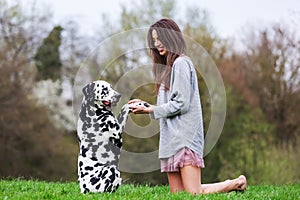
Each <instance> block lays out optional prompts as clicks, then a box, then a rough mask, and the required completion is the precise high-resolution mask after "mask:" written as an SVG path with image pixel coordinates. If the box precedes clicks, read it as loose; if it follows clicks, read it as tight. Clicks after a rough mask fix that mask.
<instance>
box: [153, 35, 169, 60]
mask: <svg viewBox="0 0 300 200" xmlns="http://www.w3.org/2000/svg"><path fill="white" fill-rule="evenodd" d="M152 39H153V43H154V46H155V48H156V49H157V50H158V52H159V54H160V55H161V56H165V55H167V53H168V52H167V48H166V47H165V46H164V45H163V44H162V43H161V42H160V40H159V38H158V35H157V32H156V30H153V31H152Z"/></svg>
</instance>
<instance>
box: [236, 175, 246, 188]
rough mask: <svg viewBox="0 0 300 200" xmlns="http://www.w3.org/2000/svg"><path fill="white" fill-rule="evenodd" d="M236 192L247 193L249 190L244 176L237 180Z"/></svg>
mask: <svg viewBox="0 0 300 200" xmlns="http://www.w3.org/2000/svg"><path fill="white" fill-rule="evenodd" d="M236 180H237V182H236V183H237V184H236V188H235V189H234V190H235V191H245V190H246V189H247V179H246V177H245V176H244V175H240V176H239V177H238V178H237V179H236Z"/></svg>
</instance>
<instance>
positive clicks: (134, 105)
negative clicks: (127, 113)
mask: <svg viewBox="0 0 300 200" xmlns="http://www.w3.org/2000/svg"><path fill="white" fill-rule="evenodd" d="M128 104H129V108H130V109H131V112H133V113H134V114H149V113H152V112H153V109H152V107H153V106H152V105H150V104H148V103H147V102H144V101H142V100H140V99H132V100H130V101H129V102H128Z"/></svg>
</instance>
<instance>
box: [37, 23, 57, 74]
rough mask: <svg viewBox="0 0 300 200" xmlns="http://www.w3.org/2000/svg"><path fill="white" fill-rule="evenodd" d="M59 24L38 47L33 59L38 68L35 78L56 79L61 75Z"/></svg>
mask: <svg viewBox="0 0 300 200" xmlns="http://www.w3.org/2000/svg"><path fill="white" fill-rule="evenodd" d="M62 30H63V28H62V27H61V26H55V27H54V28H53V29H52V31H51V32H50V33H49V35H48V36H47V37H46V38H45V39H44V41H43V44H42V45H41V46H40V47H39V48H38V50H37V52H36V54H35V56H34V59H35V61H36V67H37V70H38V75H37V79H39V80H45V79H52V80H57V79H59V78H60V77H61V73H60V72H61V67H62V64H61V61H60V53H59V47H60V44H61V31H62Z"/></svg>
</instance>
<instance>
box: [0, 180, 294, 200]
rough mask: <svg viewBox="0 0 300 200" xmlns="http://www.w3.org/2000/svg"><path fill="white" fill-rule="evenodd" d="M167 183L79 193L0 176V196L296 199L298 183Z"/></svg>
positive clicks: (69, 186) (4, 199) (72, 186)
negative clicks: (206, 187)
mask: <svg viewBox="0 0 300 200" xmlns="http://www.w3.org/2000/svg"><path fill="white" fill-rule="evenodd" d="M168 190H169V189H168V187H167V186H155V187H150V186H134V185H122V186H121V187H120V188H119V190H118V191H117V192H115V193H112V194H85V195H83V194H80V192H79V186H78V184H77V183H75V182H70V183H53V182H42V181H33V180H32V181H25V180H10V181H8V180H0V200H9V199H13V200H21V199H22V200H24V199H39V200H40V199H47V200H48V199H63V200H68V199H76V200H77V199H120V200H121V199H122V200H126V199H151V200H152V199H164V200H167V199H172V200H173V199H239V200H240V199H251V200H252V199H259V200H260V199H272V200H273V199H280V200H282V199H300V184H295V185H283V186H272V185H258V186H251V185H250V186H249V187H248V190H247V191H246V192H244V193H236V192H231V193H229V194H210V195H197V196H192V195H189V194H187V193H185V192H182V193H178V194H170V193H169V191H168Z"/></svg>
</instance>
